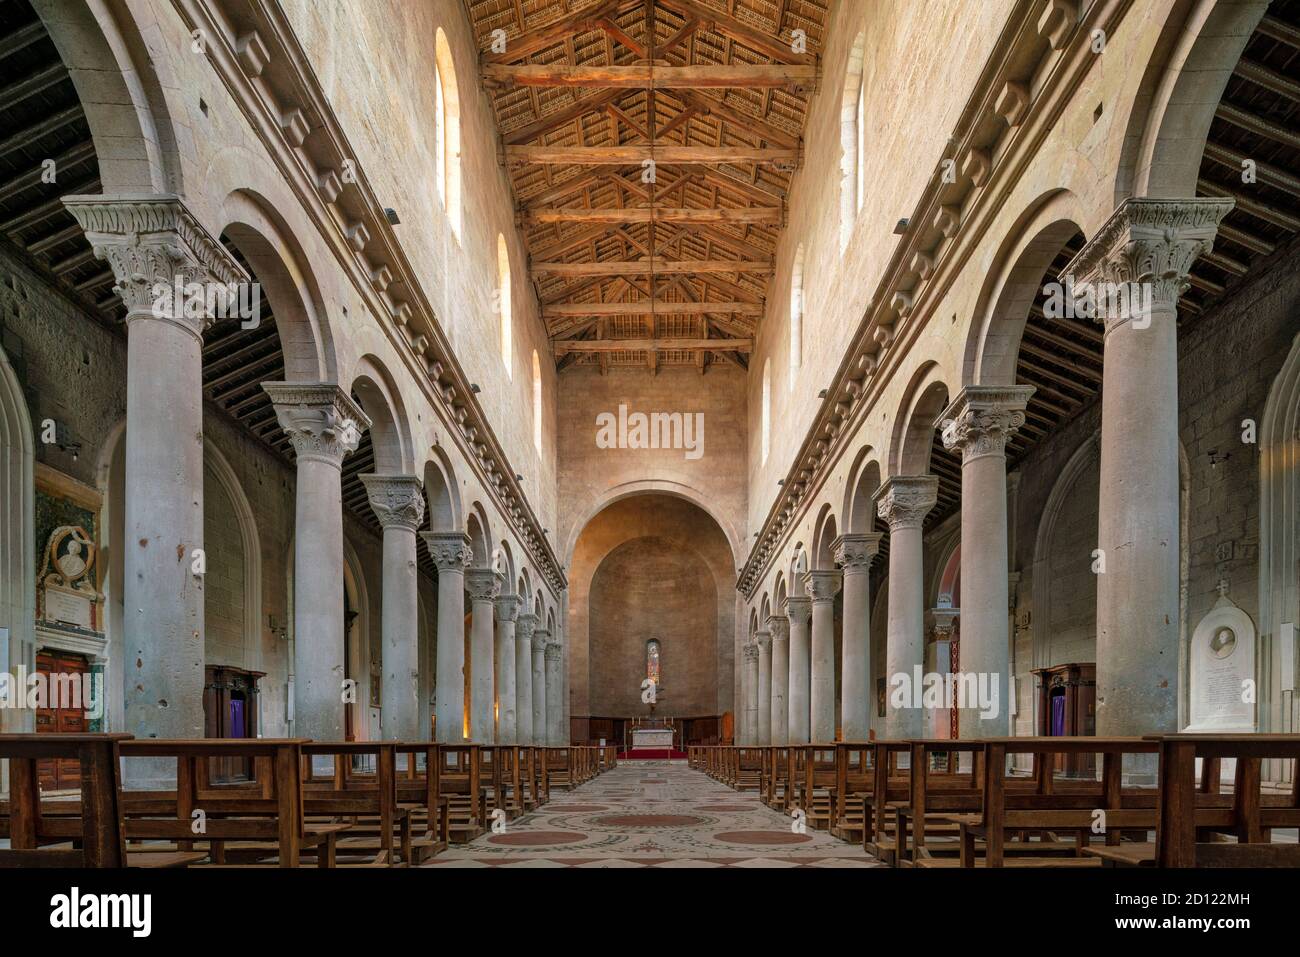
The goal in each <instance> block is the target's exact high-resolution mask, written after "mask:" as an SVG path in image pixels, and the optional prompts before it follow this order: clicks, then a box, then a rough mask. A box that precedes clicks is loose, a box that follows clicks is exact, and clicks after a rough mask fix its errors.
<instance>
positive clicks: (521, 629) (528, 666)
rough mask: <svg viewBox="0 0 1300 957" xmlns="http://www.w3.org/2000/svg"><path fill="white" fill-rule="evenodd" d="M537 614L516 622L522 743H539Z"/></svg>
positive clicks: (518, 720)
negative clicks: (535, 650)
mask: <svg viewBox="0 0 1300 957" xmlns="http://www.w3.org/2000/svg"><path fill="white" fill-rule="evenodd" d="M536 627H537V616H536V615H531V614H528V615H520V616H519V621H518V622H517V623H516V624H515V733H516V735H517V737H518V739H519V743H520V744H537V743H538V742H537V738H536V736H535V735H534V733H533V629H534V628H536Z"/></svg>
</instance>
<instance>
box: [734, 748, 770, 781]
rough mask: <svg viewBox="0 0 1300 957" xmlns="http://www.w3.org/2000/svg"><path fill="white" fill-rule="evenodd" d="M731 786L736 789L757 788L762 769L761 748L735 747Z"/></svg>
mask: <svg viewBox="0 0 1300 957" xmlns="http://www.w3.org/2000/svg"><path fill="white" fill-rule="evenodd" d="M735 750H736V755H735V758H734V770H733V775H732V780H731V786H732V787H733V788H735V789H736V790H737V791H757V790H759V784H760V777H761V774H762V770H763V749H762V748H754V747H744V748H736V749H735Z"/></svg>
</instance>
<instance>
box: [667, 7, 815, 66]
mask: <svg viewBox="0 0 1300 957" xmlns="http://www.w3.org/2000/svg"><path fill="white" fill-rule="evenodd" d="M663 5H664V6H665V7H668V8H670V9H672V10H676V11H677V12H678V13H680V14H681V15H682V16H686V17H696V18H698V19H699V20H700V22H701V24H702V29H705V30H708V31H710V32H712V33H718V34H721V35H722V36H724V37H726V38H727V39H729V40H734V41H735V42H736V43H739V44H740V45H741V46H745V47H749V48H750V49H751V50H756V51H758V52H759V53H763V54H766V55H767V56H770V57H771V58H772V59H773V60H776V61H778V62H780V63H816V62H817V56H816V54H815V53H795V52H794V49H793V44H791V43H790V42H789V41H787V40H783V39H781V37H780V35H779V34H772V33H766V32H764V31H763V30H760V29H759V28H758V27H754V26H751V25H750V24H748V23H746V22H745V21H743V20H741V19H739V18H738V17H736V16H733V15H732V14H730V13H728V12H727V11H725V10H719V9H717V8H716V7H709V6H705V5H704V4H703V3H699V2H697V0H663Z"/></svg>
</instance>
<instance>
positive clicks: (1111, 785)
mask: <svg viewBox="0 0 1300 957" xmlns="http://www.w3.org/2000/svg"><path fill="white" fill-rule="evenodd" d="M1156 751H1157V744H1156V743H1155V742H1154V741H1150V740H1144V739H1142V738H1096V737H1034V738H994V739H990V740H987V741H984V742H983V756H982V759H981V761H982V765H983V769H984V771H983V775H982V778H983V782H982V789H981V798H980V810H979V811H978V812H976V813H969V814H950V815H941V817H940V819H941V820H945V821H947V822H950V823H953V824H956V825H957V827H958V828H959V835H958V839H959V842H960V843H959V856H958V859H957V860H956V861H953V860H952V859H951V858H934V857H931V858H918V859H917V861H916V863H917V865H918V866H920V867H945V866H961V867H975V866H976V865H977V863H978V860H977V842H982V847H983V851H984V854H983V864H984V866H986V867H1004V866H1013V867H1089V866H1097V865H1099V864H1100V863H1101V862H1100V860H1098V859H1097V858H1095V857H1090V856H1087V855H1085V854H1084V853H1083V852H1084V849H1085V848H1086V847H1087V846H1088V842H1089V840H1090V836H1091V835H1092V834H1093V833H1094V831H1095V829H1096V827H1097V825H1098V823H1099V822H1100V821H1104V826H1105V834H1106V839H1107V840H1108V841H1111V842H1117V841H1119V839H1120V835H1121V832H1122V831H1124V830H1138V831H1145V830H1148V829H1150V828H1153V827H1154V826H1155V823H1156V803H1157V797H1158V795H1157V792H1156V789H1155V788H1152V787H1125V786H1124V784H1123V758H1124V756H1125V755H1143V754H1154V753H1155V752H1156ZM1011 754H1030V755H1032V756H1033V758H1034V770H1033V774H1032V775H1031V777H1029V778H1021V779H1019V780H1017V779H1014V778H1013V779H1010V781H1009V779H1008V776H1007V774H1006V770H1005V769H1006V767H1007V756H1008V755H1011ZM1096 754H1100V755H1101V756H1102V771H1101V780H1099V781H1097V780H1092V779H1079V778H1074V779H1071V778H1061V779H1058V778H1057V776H1056V774H1055V769H1056V756H1057V755H1080V756H1081V755H1096ZM1026 781H1027V782H1031V783H1028V784H1024V783H1021V782H1026ZM925 800H926V805H925V807H927V808H929V807H932V806H933V799H931V798H929V797H928V796H927V797H926V799H925ZM1098 812H1103V813H1104V818H1099V817H1098ZM1061 833H1065V834H1069V835H1071V836H1072V837H1073V841H1074V843H1073V846H1072V847H1071V848H1070V849H1069V853H1068V856H1062V855H1061V853H1060V852H1061V847H1062V842H1061V841H1060V840H1059V838H1058V835H1059V834H1061ZM1035 835H1040V836H1041V837H1042V841H1041V843H1042V847H1041V848H1037V847H1035V846H1034V844H1035V843H1036V842H1034V841H1033V837H1034V836H1035ZM1008 837H1011V838H1013V839H1016V840H1018V841H1019V842H1020V843H1019V846H1017V847H1016V848H1013V849H1012V850H1013V853H1012V854H1011V855H1010V856H1008V853H1007V847H1008Z"/></svg>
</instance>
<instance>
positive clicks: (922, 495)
mask: <svg viewBox="0 0 1300 957" xmlns="http://www.w3.org/2000/svg"><path fill="white" fill-rule="evenodd" d="M938 500H939V479H938V478H936V477H935V476H933V475H914V476H895V477H894V478H891V479H889V480H887V481H886V482H885V484H884V485H882V486H881V487H880V491H878V492H877V493H876V514H877V515H879V516H880V517H881V518H883V519H884V520H885V521H886V522H887V523H888V525H889V530H890V531H891V532H897V531H901V530H903V529H908V528H914V529H919V528H920V527H921V523H922V522H924V521H925V516H926V515H928V514H929V513H930V509H932V508H934V506H935V503H936V502H937V501H938Z"/></svg>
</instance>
